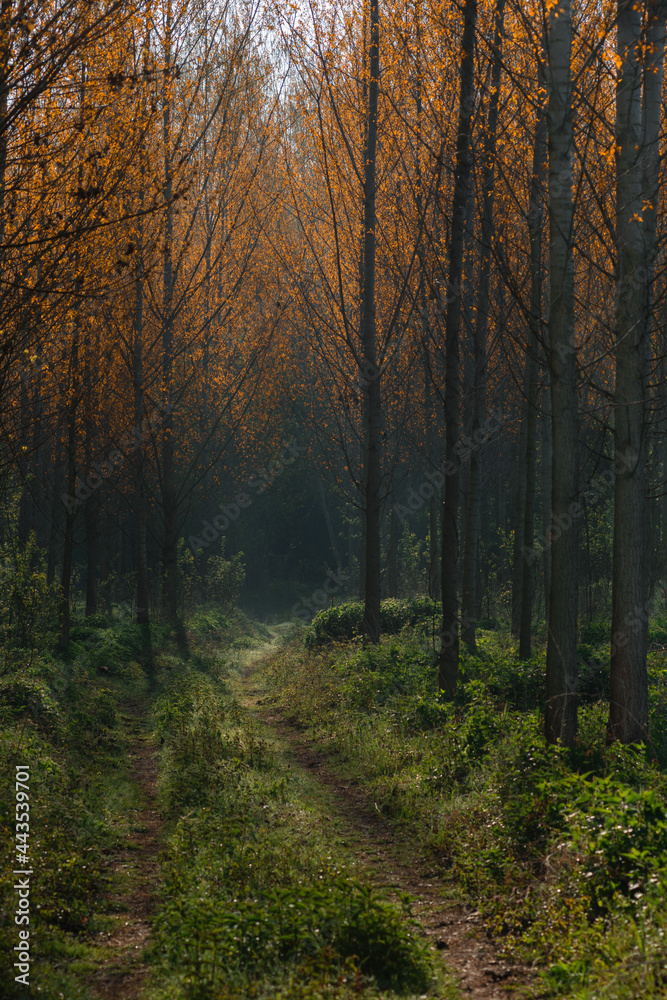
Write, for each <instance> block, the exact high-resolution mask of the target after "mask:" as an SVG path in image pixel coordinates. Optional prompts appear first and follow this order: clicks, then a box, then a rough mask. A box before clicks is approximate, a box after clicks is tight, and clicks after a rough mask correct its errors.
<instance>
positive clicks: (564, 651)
mask: <svg viewBox="0 0 667 1000" xmlns="http://www.w3.org/2000/svg"><path fill="white" fill-rule="evenodd" d="M571 51H572V7H571V0H558V2H557V3H556V5H555V6H554V7H552V8H551V11H550V13H549V61H548V66H547V73H548V91H549V97H548V113H547V120H548V133H549V218H550V245H549V281H550V306H549V368H550V376H551V419H552V441H553V466H552V468H553V473H552V475H553V479H552V498H553V499H552V527H551V541H552V545H551V593H550V605H549V637H548V641H547V703H546V713H545V735H546V738H547V740H548V741H549V742H550V743H555V742H556V741H558V740H562V742H563V743H564V744H565V745H566V746H571V745H572V744H573V742H574V739H575V736H576V732H577V597H578V586H579V580H578V568H577V551H578V546H577V506H576V503H577V497H578V489H579V487H578V478H579V459H578V440H579V420H578V410H577V365H576V347H575V337H574V266H573V259H572V239H573V215H574V211H573V198H572V162H571V155H572V80H571V68H570V63H571Z"/></svg>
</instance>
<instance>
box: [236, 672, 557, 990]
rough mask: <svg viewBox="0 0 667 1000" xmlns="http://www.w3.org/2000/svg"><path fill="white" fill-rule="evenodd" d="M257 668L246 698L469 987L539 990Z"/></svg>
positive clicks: (244, 680) (245, 678) (243, 692)
mask: <svg viewBox="0 0 667 1000" xmlns="http://www.w3.org/2000/svg"><path fill="white" fill-rule="evenodd" d="M254 668H255V658H254V657H253V658H252V660H251V662H249V663H248V664H247V666H246V668H245V670H244V671H243V675H242V677H241V680H240V684H239V690H238V696H239V698H240V700H241V702H242V704H243V705H244V706H245V707H246V708H247V709H248V710H250V711H252V712H253V714H254V715H255V716H256V717H257V718H258V719H259V720H260V721H261V722H263V723H264V724H265V725H267V726H268V727H270V729H271V730H272V731H273V732H274V733H275V734H276V735H277V737H278V738H279V740H280V742H282V743H283V744H285V745H286V750H287V752H288V754H289V755H290V756H291V757H292V758H293V759H294V761H295V762H296V764H297V765H298V766H299V767H301V768H303V769H304V770H306V771H308V772H309V773H310V774H311V775H313V776H314V777H315V778H316V779H317V781H318V782H319V783H320V784H321V785H323V786H325V787H326V789H327V790H328V791H329V793H330V796H331V799H332V800H333V803H334V805H335V808H336V811H337V813H338V817H339V818H340V820H342V822H343V824H344V825H345V827H347V828H348V830H349V837H347V842H348V844H349V845H350V846H354V848H355V850H356V855H357V857H358V859H359V861H360V862H361V863H362V864H363V865H364V866H367V867H368V868H369V869H371V870H372V872H373V876H374V877H373V881H374V883H375V885H377V886H378V887H384V888H386V889H388V890H389V891H390V892H394V893H396V894H398V893H408V894H409V895H410V896H411V897H412V909H413V913H414V915H415V917H416V918H417V920H418V921H419V923H420V924H421V926H422V927H423V929H424V931H425V933H426V935H427V936H428V938H429V939H430V940H431V942H432V944H433V945H434V946H435V948H436V949H438V950H439V951H442V952H443V957H444V959H445V962H446V965H447V968H448V970H449V972H450V973H451V974H452V975H453V976H454V977H455V978H456V979H457V980H458V983H459V988H460V990H461V992H462V994H463V995H464V996H468V997H472V998H474V1000H506V998H507V997H517V998H518V997H529V996H532V997H536V996H537V995H538V994H537V992H536V989H535V987H536V983H535V972H534V970H532V969H530V968H529V967H526V966H520V965H512V964H510V963H508V962H504V961H502V960H501V959H499V958H498V956H497V953H496V951H495V949H494V947H493V944H492V943H491V941H489V940H488V939H487V938H486V937H485V936H484V933H483V929H482V926H481V920H480V917H479V915H478V914H477V913H475V912H474V911H472V910H470V909H466V908H465V907H464V906H462V905H461V904H459V903H456V902H454V901H452V900H451V899H448V898H447V896H446V891H447V890H446V887H445V886H443V884H442V882H441V881H440V880H439V878H438V876H437V875H436V874H435V873H431V872H430V871H429V869H430V868H431V867H432V862H429V861H428V860H427V859H425V858H423V857H421V858H420V857H419V855H418V850H416V849H415V847H414V845H407V844H405V843H404V844H401V843H400V840H399V839H398V838H397V835H396V833H395V832H394V831H392V829H391V827H390V825H389V823H388V822H387V820H386V819H385V818H384V817H383V816H382V815H381V814H380V812H379V810H378V807H377V805H376V804H375V803H373V802H372V801H370V800H369V798H368V795H367V794H366V793H365V791H364V790H363V788H361V787H359V786H357V785H355V784H353V783H352V782H351V781H350V780H349V779H345V778H343V777H341V776H340V775H338V774H336V773H335V771H333V770H332V769H331V768H329V767H328V766H327V763H326V758H325V757H324V755H323V754H322V753H321V752H319V751H318V750H317V748H316V747H315V746H314V745H313V744H312V742H311V741H309V740H308V739H307V737H306V736H305V735H304V733H303V731H301V730H300V729H299V728H298V726H296V725H295V724H294V723H293V722H292V721H291V720H290V719H289V718H288V717H286V715H285V714H284V712H282V711H281V710H280V708H279V707H276V706H275V705H271V706H270V707H269V706H265V705H264V704H263V703H262V700H261V696H262V694H263V693H264V692H263V689H261V688H259V687H257V686H256V685H255V683H254V680H253V676H252V674H253V671H254Z"/></svg>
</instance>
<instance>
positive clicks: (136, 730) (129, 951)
mask: <svg viewBox="0 0 667 1000" xmlns="http://www.w3.org/2000/svg"><path fill="white" fill-rule="evenodd" d="M122 715H123V722H124V725H125V728H126V731H127V733H128V734H129V736H130V737H131V744H130V749H129V754H128V757H129V763H130V774H131V777H132V780H133V782H134V784H135V785H136V788H137V792H138V803H137V807H136V808H135V809H133V810H132V815H131V818H130V825H129V835H128V837H127V838H126V841H125V843H124V844H123V846H122V847H120V848H119V849H118V850H117V851H115V852H114V853H113V854H112V855H111V856H110V858H109V863H108V866H109V872H110V874H111V876H112V882H113V884H114V886H117V885H118V884H119V883H120V885H121V887H122V888H121V890H120V892H117V890H116V889H114V890H112V891H113V892H114V898H113V903H114V907H115V909H117V910H120V911H121V912H120V917H119V919H118V922H117V923H116V926H115V927H114V929H113V930H112V931H111V932H110V934H109V935H108V937H107V940H106V941H103V942H102V947H101V962H100V964H99V966H98V968H97V972H96V974H95V977H94V979H93V982H92V984H91V985H92V986H93V988H94V990H95V992H96V993H97V994H98V996H99V997H100V998H102V1000H137V998H138V997H139V996H140V994H141V991H142V986H143V983H144V980H145V978H146V976H147V975H148V973H149V971H150V966H149V965H148V964H147V963H146V962H145V961H144V960H143V951H144V948H145V947H146V944H147V941H148V937H149V935H150V930H151V925H150V919H151V915H152V913H153V910H154V908H155V905H156V897H157V889H158V885H159V874H160V873H159V865H158V851H159V850H160V842H159V833H160V828H161V825H162V824H161V820H160V816H159V813H158V811H157V805H156V795H157V778H158V760H157V753H156V748H155V745H154V743H153V740H152V738H151V734H150V732H149V731H148V729H147V722H146V717H145V705H143V704H140V703H139V702H126V703H125V704H124V705H123V706H122Z"/></svg>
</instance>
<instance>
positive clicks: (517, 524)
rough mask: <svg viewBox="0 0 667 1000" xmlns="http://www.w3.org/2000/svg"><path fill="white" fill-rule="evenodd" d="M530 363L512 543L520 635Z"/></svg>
mask: <svg viewBox="0 0 667 1000" xmlns="http://www.w3.org/2000/svg"><path fill="white" fill-rule="evenodd" d="M527 378H528V364H527V359H526V362H525V364H524V376H523V398H522V400H521V425H520V427H519V443H518V447H517V451H516V466H515V468H516V489H515V493H514V540H513V544H512V620H511V632H512V635H513V636H518V635H519V629H520V626H521V588H522V586H523V552H522V548H523V537H524V533H525V521H526V440H527V432H528V406H527V403H526V394H527Z"/></svg>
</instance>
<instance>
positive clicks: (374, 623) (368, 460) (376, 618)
mask: <svg viewBox="0 0 667 1000" xmlns="http://www.w3.org/2000/svg"><path fill="white" fill-rule="evenodd" d="M368 69H369V80H368V126H367V130H366V150H365V157H364V159H365V171H364V242H363V254H364V260H363V286H362V306H361V342H362V348H363V358H364V364H363V368H364V370H363V371H362V372H361V376H362V383H361V384H362V386H363V387H364V521H365V528H366V531H365V535H366V537H365V540H364V541H365V556H366V558H365V566H364V580H365V586H364V631H365V633H366V635H367V637H368V639H369V640H370V641H371V642H378V640H379V638H380V599H381V546H380V508H381V499H380V486H381V467H382V466H381V462H382V455H381V440H382V438H381V432H382V403H381V395H380V370H379V367H378V359H377V338H376V328H375V244H376V240H375V227H376V213H375V185H376V160H377V128H378V99H379V77H380V8H379V0H370V45H369V60H368Z"/></svg>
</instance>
